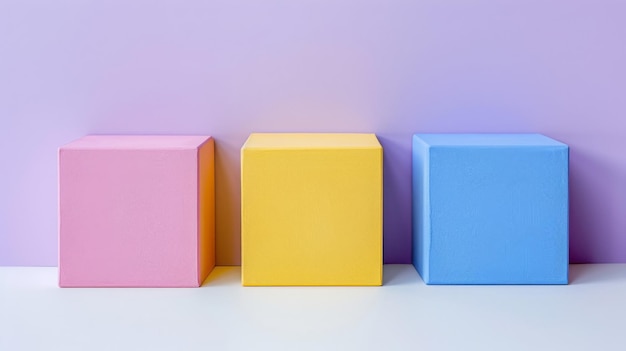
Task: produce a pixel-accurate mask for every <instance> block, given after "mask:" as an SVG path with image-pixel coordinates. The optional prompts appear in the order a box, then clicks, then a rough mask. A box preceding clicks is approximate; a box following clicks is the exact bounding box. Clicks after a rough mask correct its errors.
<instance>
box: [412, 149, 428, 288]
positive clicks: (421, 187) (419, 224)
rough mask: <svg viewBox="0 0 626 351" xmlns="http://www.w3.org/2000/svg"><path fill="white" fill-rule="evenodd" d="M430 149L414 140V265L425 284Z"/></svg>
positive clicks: (426, 280)
mask: <svg viewBox="0 0 626 351" xmlns="http://www.w3.org/2000/svg"><path fill="white" fill-rule="evenodd" d="M429 154H430V147H429V146H428V145H427V144H426V143H424V142H423V141H422V140H421V139H420V138H418V137H414V138H413V160H412V199H413V213H412V216H413V265H414V266H415V268H416V269H417V271H418V272H419V274H420V276H421V277H422V279H424V281H425V282H428V281H429V276H428V272H429V259H430V258H429V251H430V201H429V199H430V194H429V186H428V183H429V177H428V175H429V169H428V164H429Z"/></svg>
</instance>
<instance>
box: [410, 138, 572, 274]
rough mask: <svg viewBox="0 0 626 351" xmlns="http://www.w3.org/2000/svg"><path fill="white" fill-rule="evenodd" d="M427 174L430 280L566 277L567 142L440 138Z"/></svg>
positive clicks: (431, 149)
mask: <svg viewBox="0 0 626 351" xmlns="http://www.w3.org/2000/svg"><path fill="white" fill-rule="evenodd" d="M414 177H415V175H414ZM428 179H429V185H428V187H429V198H427V199H426V200H427V201H429V207H430V208H429V212H430V213H429V215H430V228H429V229H430V231H429V232H428V233H426V234H427V235H428V236H429V237H430V243H429V255H428V257H429V265H428V273H426V274H427V276H429V279H428V280H426V279H425V281H427V283H430V284H567V281H568V259H569V254H568V149H567V146H507V147H498V146H494V147H464V146H435V147H431V148H430V154H429V178H428ZM414 196H417V197H418V198H419V193H418V194H414ZM416 199H417V198H416V197H414V200H416ZM415 205H417V206H420V202H419V200H418V201H417V203H416V204H415ZM420 207H421V206H420ZM419 212H421V211H419ZM420 215H421V216H424V214H420ZM418 218H419V216H418ZM424 236H425V235H424V234H421V235H420V234H419V230H418V235H417V240H418V243H417V244H416V245H417V246H418V249H419V245H420V242H422V243H423V242H425V241H426V240H425V239H424ZM418 252H419V250H418ZM419 256H420V255H419V254H418V257H419ZM422 276H424V275H422Z"/></svg>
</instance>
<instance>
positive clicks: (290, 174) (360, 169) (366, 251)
mask: <svg viewBox="0 0 626 351" xmlns="http://www.w3.org/2000/svg"><path fill="white" fill-rule="evenodd" d="M241 153H242V154H241V195H242V228H241V229H242V280H243V285H248V286H253V285H381V284H382V202H383V198H382V186H383V179H382V157H383V155H382V147H381V146H380V143H379V142H378V140H377V139H376V136H374V135H373V134H252V135H251V136H250V138H248V141H247V142H246V144H245V145H244V146H243V148H242V152H241Z"/></svg>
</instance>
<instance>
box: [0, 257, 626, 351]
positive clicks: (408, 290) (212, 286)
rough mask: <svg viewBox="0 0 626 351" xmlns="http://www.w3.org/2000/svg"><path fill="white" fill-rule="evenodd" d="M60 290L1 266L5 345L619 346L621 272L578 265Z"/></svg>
mask: <svg viewBox="0 0 626 351" xmlns="http://www.w3.org/2000/svg"><path fill="white" fill-rule="evenodd" d="M384 274H385V278H384V281H385V285H384V286H383V287H242V286H241V284H240V279H241V271H240V268H239V267H217V268H216V269H215V270H214V271H213V273H212V274H211V276H209V278H208V279H207V281H206V282H205V284H204V286H203V287H201V288H197V289H193V288H192V289H184V288H183V289H148V288H141V289H103V288H101V289H60V288H58V287H57V269H56V268H32V267H30V268H28V267H1V268H0V350H7V351H8V350H11V351H18V350H80V351H84V350H252V349H254V350H259V349H260V350H416V349H419V350H568V351H570V350H623V349H624V347H625V346H624V345H623V344H624V327H625V326H626V302H625V301H624V300H625V299H626V265H625V264H595V265H572V266H571V270H570V278H571V279H570V280H571V284H570V285H562V286H557V285H554V286H427V285H425V284H424V283H423V282H422V280H421V279H420V277H419V275H418V274H417V273H416V271H415V269H414V268H413V267H412V266H410V265H386V266H385V269H384Z"/></svg>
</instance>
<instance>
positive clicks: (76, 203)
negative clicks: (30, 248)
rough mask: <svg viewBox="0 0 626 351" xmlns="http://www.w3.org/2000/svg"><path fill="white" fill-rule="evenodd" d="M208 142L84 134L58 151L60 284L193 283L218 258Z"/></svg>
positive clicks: (196, 283)
mask: <svg viewBox="0 0 626 351" xmlns="http://www.w3.org/2000/svg"><path fill="white" fill-rule="evenodd" d="M213 162H214V161H213V140H212V139H211V138H210V137H206V136H201V137H200V136H189V137H187V136H88V137H84V138H82V139H79V140H77V141H75V142H73V143H70V144H68V145H66V146H63V147H62V148H61V149H60V150H59V198H60V203H59V216H60V218H59V285H60V286H61V287H193V286H199V285H200V284H201V283H202V281H203V280H204V279H205V278H206V276H207V275H208V273H209V272H210V271H211V269H212V268H213V266H214V264H215V255H214V241H215V236H214V206H213V204H214V186H213V184H214V178H213V174H214V168H213V164H214V163H213Z"/></svg>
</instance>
